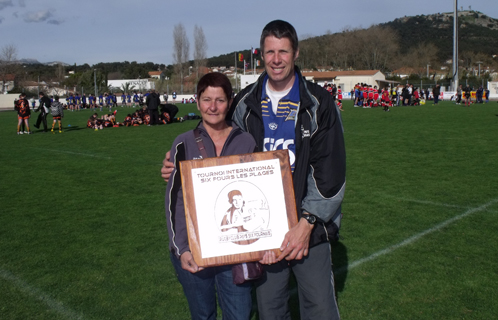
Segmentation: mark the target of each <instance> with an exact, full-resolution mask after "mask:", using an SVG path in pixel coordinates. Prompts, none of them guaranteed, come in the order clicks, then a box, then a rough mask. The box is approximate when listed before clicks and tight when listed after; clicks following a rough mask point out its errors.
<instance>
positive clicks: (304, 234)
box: [278, 218, 313, 261]
mask: <svg viewBox="0 0 498 320" xmlns="http://www.w3.org/2000/svg"><path fill="white" fill-rule="evenodd" d="M312 230H313V225H312V224H309V223H308V221H306V219H304V218H301V219H300V220H299V223H298V224H297V225H295V226H294V227H293V228H292V229H290V230H289V231H288V232H287V233H286V234H285V238H284V241H283V242H282V246H281V247H280V250H281V251H282V253H281V254H280V255H279V256H278V261H281V260H283V259H284V258H285V260H301V259H302V258H303V257H305V256H307V255H308V248H309V244H310V235H311V231H312Z"/></svg>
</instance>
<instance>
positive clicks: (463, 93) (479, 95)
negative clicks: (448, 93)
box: [456, 85, 489, 107]
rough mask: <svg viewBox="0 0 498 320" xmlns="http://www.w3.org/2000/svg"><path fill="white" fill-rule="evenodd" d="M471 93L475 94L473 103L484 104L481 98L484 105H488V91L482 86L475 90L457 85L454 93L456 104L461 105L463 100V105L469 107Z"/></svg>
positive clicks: (467, 86)
mask: <svg viewBox="0 0 498 320" xmlns="http://www.w3.org/2000/svg"><path fill="white" fill-rule="evenodd" d="M472 91H475V92H476V101H475V103H484V101H483V98H484V97H485V98H486V103H489V89H487V88H486V89H484V88H483V87H482V86H479V88H478V89H477V90H475V89H474V88H473V87H471V86H469V85H466V86H465V87H463V85H459V86H458V88H457V93H456V104H461V103H462V98H463V99H464V105H465V106H468V107H470V105H471V104H472V103H473V102H472Z"/></svg>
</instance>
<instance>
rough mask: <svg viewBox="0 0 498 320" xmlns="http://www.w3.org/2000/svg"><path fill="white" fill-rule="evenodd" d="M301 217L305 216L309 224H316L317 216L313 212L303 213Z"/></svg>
mask: <svg viewBox="0 0 498 320" xmlns="http://www.w3.org/2000/svg"><path fill="white" fill-rule="evenodd" d="M301 217H303V218H304V219H306V221H308V223H309V224H313V225H314V224H315V223H316V217H315V216H314V215H312V214H309V213H306V214H304V213H303V214H302V215H301Z"/></svg>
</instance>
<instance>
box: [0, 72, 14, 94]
mask: <svg viewBox="0 0 498 320" xmlns="http://www.w3.org/2000/svg"><path fill="white" fill-rule="evenodd" d="M15 78H16V77H15V76H14V75H13V74H5V75H2V76H0V88H1V89H2V91H1V93H7V92H9V91H10V90H12V89H14V87H15V82H14V81H15Z"/></svg>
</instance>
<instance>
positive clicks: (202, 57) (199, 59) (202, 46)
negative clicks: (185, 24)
mask: <svg viewBox="0 0 498 320" xmlns="http://www.w3.org/2000/svg"><path fill="white" fill-rule="evenodd" d="M206 51H207V42H206V37H205V36H204V31H203V30H202V27H198V26H197V25H195V26H194V68H195V75H196V78H197V79H199V77H200V76H201V75H200V74H199V69H200V68H201V67H205V66H206V61H207V59H206V55H207V54H206Z"/></svg>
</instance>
